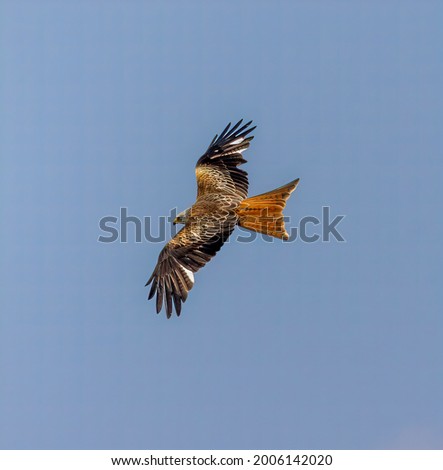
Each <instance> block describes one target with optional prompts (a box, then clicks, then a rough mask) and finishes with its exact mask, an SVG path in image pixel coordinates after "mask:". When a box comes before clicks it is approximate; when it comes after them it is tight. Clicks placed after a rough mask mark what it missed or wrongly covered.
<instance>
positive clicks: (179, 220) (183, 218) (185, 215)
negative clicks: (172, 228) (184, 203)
mask: <svg viewBox="0 0 443 470" xmlns="http://www.w3.org/2000/svg"><path fill="white" fill-rule="evenodd" d="M190 213H191V208H189V209H186V210H185V211H183V212H180V214H178V215H177V217H176V218H175V219H174V222H172V223H173V224H174V225H176V224H186V223H187V222H188V219H189V215H190Z"/></svg>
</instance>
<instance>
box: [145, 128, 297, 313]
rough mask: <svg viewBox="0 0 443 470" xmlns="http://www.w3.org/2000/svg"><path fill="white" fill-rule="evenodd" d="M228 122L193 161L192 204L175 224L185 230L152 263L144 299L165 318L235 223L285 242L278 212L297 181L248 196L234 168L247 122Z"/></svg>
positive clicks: (244, 144) (244, 179) (247, 138)
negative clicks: (194, 194) (194, 184)
mask: <svg viewBox="0 0 443 470" xmlns="http://www.w3.org/2000/svg"><path fill="white" fill-rule="evenodd" d="M242 122H243V120H240V121H239V122H238V123H237V124H235V125H234V126H233V127H231V123H229V124H228V125H227V126H226V128H225V129H224V130H223V132H222V133H221V134H220V136H218V135H216V136H215V137H214V138H213V139H212V142H211V143H210V144H209V147H208V149H207V150H206V152H205V153H204V154H203V155H202V156H201V157H200V159H199V160H198V162H197V165H196V168H195V173H196V177H197V200H196V201H195V203H194V205H193V206H192V207H190V208H189V209H186V210H185V211H183V212H181V213H180V214H178V215H177V217H176V219H175V220H174V224H184V227H183V228H182V229H181V230H180V231H179V232H178V233H177V234H176V235H175V237H174V238H172V239H171V240H170V241H169V242H168V243H167V244H166V245H165V247H164V248H163V250H162V251H161V252H160V255H159V257H158V262H157V265H156V267H155V269H154V272H153V273H152V275H151V277H150V278H149V280H148V282H147V283H146V285H149V284H151V282H152V286H151V290H150V292H149V296H148V298H149V299H152V297H154V295H155V294H157V298H156V304H157V305H156V307H157V313H160V311H161V309H162V306H163V303H164V306H165V310H166V316H167V317H168V318H170V317H171V315H172V306H173V305H174V307H175V311H176V313H177V316H179V315H180V312H181V308H182V303H183V302H185V301H186V299H187V297H188V293H189V291H190V290H191V289H192V287H193V285H194V273H196V272H197V271H198V270H199V269H200V268H202V267H203V266H204V265H205V264H206V263H207V262H208V261H210V260H211V259H212V258H213V257H214V256H215V255H216V253H217V252H218V251H219V250H220V248H221V247H222V245H223V243H224V242H225V241H226V240H227V239H228V237H229V236H230V235H231V233H232V232H233V230H234V228H235V226H236V225H238V226H240V227H243V228H246V229H248V230H253V231H255V232H260V233H263V234H266V235H271V236H273V237H276V238H280V239H284V240H285V239H288V233H287V232H286V230H285V225H284V219H283V208H284V207H285V205H286V201H287V199H288V198H289V196H290V194H291V193H292V191H294V189H295V188H296V186H297V184H298V182H299V179H296V180H294V181H291V182H290V183H288V184H285V185H284V186H281V187H280V188H277V189H274V190H273V191H269V192H267V193H264V194H260V195H258V196H254V197H250V198H248V174H247V173H246V171H244V170H242V169H240V168H239V166H240V165H242V164H243V163H246V160H245V159H244V158H243V155H242V154H243V152H244V151H245V150H246V149H247V148H248V147H249V144H250V142H251V140H252V139H253V136H251V135H250V133H251V132H252V131H253V130H254V129H255V127H250V126H251V123H252V121H250V122H248V123H246V124H244V125H242Z"/></svg>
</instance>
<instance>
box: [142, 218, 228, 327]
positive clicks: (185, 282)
mask: <svg viewBox="0 0 443 470" xmlns="http://www.w3.org/2000/svg"><path fill="white" fill-rule="evenodd" d="M236 222H237V219H236V217H235V216H233V214H232V212H231V213H228V212H227V211H226V212H225V214H224V217H223V216H221V215H220V213H218V214H213V215H211V214H208V215H206V216H203V217H201V218H197V219H194V220H191V221H190V222H188V223H187V224H186V226H185V227H184V228H182V229H181V230H180V232H178V233H177V235H176V236H175V237H174V238H172V239H171V240H170V241H169V242H168V243H167V244H166V245H165V247H164V248H163V250H162V251H161V252H160V255H159V257H158V262H157V266H156V267H155V269H154V272H153V273H152V276H151V277H150V278H149V280H148V282H147V283H146V285H149V284H150V283H151V282H152V286H151V290H150V292H149V296H148V298H149V299H151V298H152V297H154V295H155V293H157V299H156V300H157V313H159V312H160V310H161V309H162V304H163V302H164V305H165V309H166V316H167V317H168V318H170V316H171V314H172V303H174V306H175V311H176V312H177V315H178V316H179V315H180V312H181V304H182V302H185V301H186V299H187V297H188V292H189V291H190V290H191V289H192V287H193V285H194V273H195V272H197V271H198V270H199V269H200V268H202V267H203V266H204V265H205V264H206V263H207V262H208V261H210V260H211V259H212V258H213V257H214V256H215V255H216V253H217V252H218V251H219V250H220V248H221V247H222V245H223V243H224V242H225V241H226V240H227V239H228V237H229V235H231V233H232V231H233V230H234V228H235V224H236Z"/></svg>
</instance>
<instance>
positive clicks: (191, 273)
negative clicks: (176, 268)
mask: <svg viewBox="0 0 443 470" xmlns="http://www.w3.org/2000/svg"><path fill="white" fill-rule="evenodd" d="M180 266H181V267H182V268H183V271H184V272H185V274H186V276H187V277H188V279H189V280H190V281H191V282H192V284H194V273H193V272H192V271H191V270H190V269H188V268H185V267H184V266H183V265H182V264H181V265H180Z"/></svg>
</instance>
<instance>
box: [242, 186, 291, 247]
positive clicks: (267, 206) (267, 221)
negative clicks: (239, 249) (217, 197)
mask: <svg viewBox="0 0 443 470" xmlns="http://www.w3.org/2000/svg"><path fill="white" fill-rule="evenodd" d="M299 181H300V179H299V178H297V179H296V180H294V181H291V182H290V183H288V184H285V185H284V186H281V187H280V188H277V189H274V190H273V191H269V192H268V193H264V194H259V195H258V196H254V197H250V198H248V199H245V200H244V201H242V202H241V204H240V205H239V206H238V208H237V214H238V217H239V220H238V225H239V226H240V227H243V228H247V229H248V230H253V231H254V232H260V233H264V234H265V235H271V236H272V237H276V238H281V239H283V240H287V239H288V238H289V235H288V233H287V232H286V229H285V222H284V219H283V209H284V207H285V206H286V201H287V200H288V198H289V196H290V195H291V193H292V191H294V189H295V188H296V187H297V185H298V182H299Z"/></svg>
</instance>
